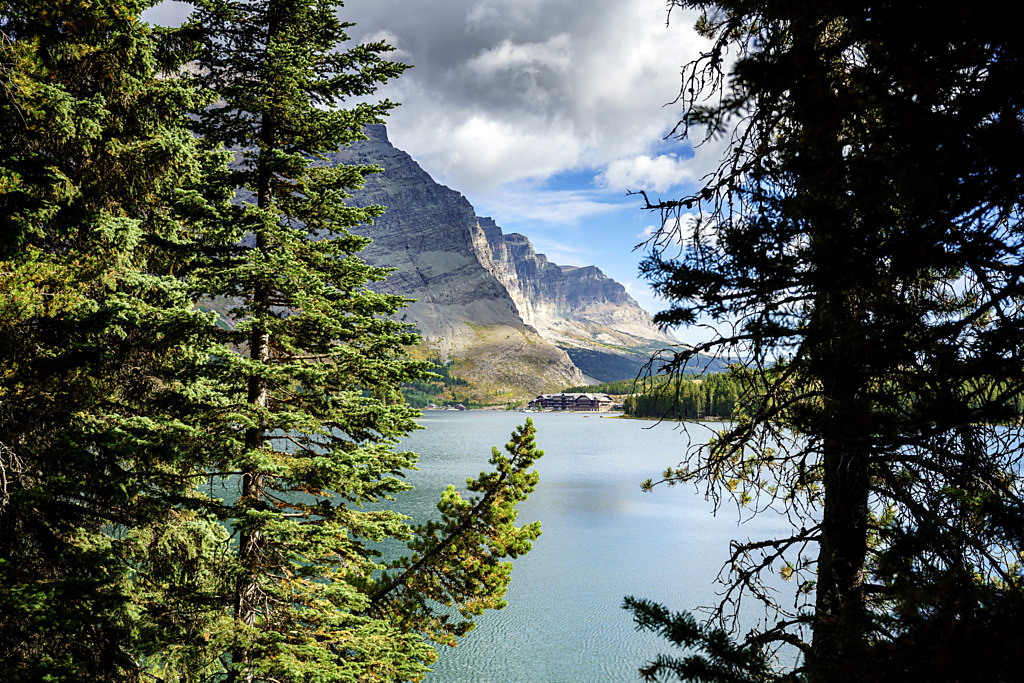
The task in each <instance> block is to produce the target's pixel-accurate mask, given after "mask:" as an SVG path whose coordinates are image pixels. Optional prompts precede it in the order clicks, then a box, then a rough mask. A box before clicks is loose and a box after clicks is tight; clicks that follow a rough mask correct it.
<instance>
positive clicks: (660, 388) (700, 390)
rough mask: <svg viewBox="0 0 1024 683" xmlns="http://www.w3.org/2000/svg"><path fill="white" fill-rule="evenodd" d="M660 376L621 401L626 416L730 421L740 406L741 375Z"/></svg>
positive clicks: (741, 391)
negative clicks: (655, 381) (654, 381)
mask: <svg viewBox="0 0 1024 683" xmlns="http://www.w3.org/2000/svg"><path fill="white" fill-rule="evenodd" d="M663 377H664V380H663V381H660V382H658V383H656V384H653V383H652V384H651V385H650V386H646V387H644V389H645V391H643V392H642V393H638V394H634V395H631V396H627V397H626V398H625V399H624V400H623V404H622V407H623V410H624V411H625V413H626V415H631V416H634V417H653V418H657V419H661V420H703V419H706V418H720V419H725V420H731V419H732V418H733V416H734V414H735V413H736V412H737V411H738V410H740V409H741V406H740V404H739V400H740V397H741V395H742V394H743V388H742V386H741V382H742V381H743V380H742V379H741V376H740V375H731V374H724V373H722V374H716V375H704V376H701V377H692V378H691V376H688V375H687V376H683V377H679V376H676V377H670V376H668V375H664V376H663ZM659 379H661V378H659Z"/></svg>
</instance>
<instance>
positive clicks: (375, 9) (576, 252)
mask: <svg viewBox="0 0 1024 683" xmlns="http://www.w3.org/2000/svg"><path fill="white" fill-rule="evenodd" d="M188 11H189V6H188V5H187V4H184V3H179V2H170V1H168V2H164V3H162V4H161V5H158V6H157V7H155V8H154V9H152V10H150V11H149V12H148V13H147V14H146V15H145V17H146V18H147V19H148V20H149V21H151V22H153V23H162V24H168V25H173V24H175V23H178V22H180V21H181V19H182V18H183V17H184V16H186V15H187V13H188ZM340 11H341V14H342V17H343V18H344V19H345V20H346V21H352V22H355V23H356V26H355V27H354V28H352V29H351V30H350V36H351V38H352V39H354V40H357V41H359V40H365V39H380V38H384V39H386V40H388V42H389V43H391V44H392V45H394V46H395V47H396V48H397V52H396V53H395V56H396V57H397V58H398V59H400V60H401V61H404V62H406V63H408V64H411V65H412V66H413V68H412V69H409V70H408V71H406V73H405V74H404V75H403V76H402V77H401V78H399V79H397V80H396V81H394V82H393V83H390V84H388V85H386V86H385V87H383V88H382V89H381V90H380V91H379V93H378V94H379V95H380V96H382V97H387V98H389V99H391V100H393V101H397V102H400V103H401V106H400V107H399V108H398V109H397V110H395V112H393V113H392V115H391V116H390V118H389V121H388V135H389V137H390V139H391V142H392V144H394V145H395V146H396V147H398V148H400V149H403V150H405V151H406V152H408V153H409V154H410V155H412V157H413V158H414V159H416V160H417V161H418V162H419V163H420V165H421V166H423V168H424V169H425V170H426V171H427V172H428V173H430V174H431V176H433V177H434V178H435V179H436V180H437V181H438V182H440V183H442V184H445V185H448V186H449V187H451V188H453V189H455V190H457V191H459V192H461V193H462V194H464V195H466V197H467V198H468V199H469V201H470V202H471V203H472V204H473V206H474V207H475V208H476V211H477V214H478V215H481V216H490V217H492V218H494V220H495V222H497V224H498V225H499V226H501V228H502V229H503V230H504V231H505V232H506V233H508V232H519V233H522V234H524V235H526V236H527V237H528V238H529V239H530V241H531V242H532V243H533V244H534V247H535V248H536V249H537V251H539V252H541V253H544V254H546V255H547V257H548V259H549V260H551V261H553V262H554V263H558V264H560V265H575V266H583V265H595V266H597V267H599V268H600V269H601V270H602V271H604V272H605V273H606V274H607V275H609V276H610V277H612V278H614V279H615V280H618V281H619V282H621V283H622V284H623V285H625V286H626V288H627V290H628V291H629V292H630V294H632V295H633V297H634V298H635V299H636V300H637V301H638V302H639V303H640V305H641V306H642V307H644V308H645V309H646V310H648V311H650V312H651V313H654V312H656V311H657V310H660V308H663V307H664V305H663V303H662V302H659V301H657V300H656V299H655V297H654V294H653V292H652V291H651V289H650V287H649V286H648V285H647V283H646V282H644V281H643V280H641V279H640V278H639V275H638V266H639V263H640V261H641V260H642V258H643V253H642V250H640V251H634V247H635V246H636V245H637V244H639V243H640V242H641V241H642V240H643V235H644V233H645V231H646V232H649V231H650V230H651V229H653V228H654V227H655V226H656V225H657V223H658V216H657V215H655V214H651V213H647V212H644V211H643V210H642V208H641V207H642V201H641V199H640V198H639V197H637V196H628V195H627V191H628V190H646V191H647V192H648V194H649V196H650V197H651V198H652V199H656V198H663V199H669V198H674V197H678V196H679V195H681V194H683V193H685V192H686V191H687V190H688V189H692V184H693V183H694V182H695V181H697V180H698V179H699V178H700V177H701V176H702V175H704V174H705V173H707V172H708V171H710V170H712V169H713V168H714V167H715V166H717V160H718V158H719V155H720V153H721V143H713V144H708V145H703V146H698V148H697V149H696V153H695V151H694V149H693V148H692V147H691V146H690V144H689V143H688V142H685V141H678V140H665V139H664V138H665V136H666V135H668V134H669V132H670V131H671V130H672V128H673V126H674V125H675V123H676V121H677V120H678V118H679V114H680V108H679V106H678V105H675V104H671V102H672V101H673V100H674V99H675V97H676V95H677V94H678V92H679V86H680V71H681V67H682V65H684V64H686V63H687V62H688V61H690V60H691V59H693V58H694V57H696V56H697V55H698V54H699V51H700V50H701V48H703V47H704V43H703V41H702V40H701V39H700V38H698V37H697V36H696V35H695V34H694V32H693V30H692V27H693V23H694V18H695V17H694V16H692V15H687V14H684V13H681V12H679V11H678V10H677V11H676V12H674V13H673V15H672V20H671V22H668V23H667V22H666V19H667V14H666V2H665V0H514V1H512V0H349V2H347V3H346V4H345V7H344V8H343V9H341V10H340ZM676 335H677V336H678V337H679V338H680V339H682V340H683V341H694V340H697V339H702V338H704V337H705V336H706V335H704V334H702V333H700V332H698V331H697V330H693V331H688V330H676Z"/></svg>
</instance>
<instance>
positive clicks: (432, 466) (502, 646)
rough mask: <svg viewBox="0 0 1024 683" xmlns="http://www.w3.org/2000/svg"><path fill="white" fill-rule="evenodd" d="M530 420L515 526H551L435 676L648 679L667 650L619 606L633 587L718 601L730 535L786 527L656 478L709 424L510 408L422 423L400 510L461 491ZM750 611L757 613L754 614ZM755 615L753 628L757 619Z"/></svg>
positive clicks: (444, 415) (555, 681) (477, 680)
mask: <svg viewBox="0 0 1024 683" xmlns="http://www.w3.org/2000/svg"><path fill="white" fill-rule="evenodd" d="M527 417H532V418H533V421H534V424H535V425H536V427H537V444H538V446H539V447H540V448H541V449H543V450H544V452H545V455H544V457H543V458H541V459H540V461H538V463H537V470H538V471H539V472H540V483H539V484H538V487H537V490H536V491H535V492H534V493H533V495H532V496H531V497H530V500H528V501H527V502H526V503H524V504H522V505H521V506H520V513H519V521H520V522H530V521H533V520H540V521H541V525H542V528H543V535H542V536H541V537H540V539H538V540H537V542H536V543H535V544H534V548H533V550H532V551H531V552H530V554H529V555H527V556H525V557H522V558H519V559H517V560H516V561H515V563H514V567H515V568H514V571H513V579H512V585H511V588H510V589H509V593H508V596H507V600H508V603H509V605H508V607H506V608H505V609H504V610H500V611H495V612H489V613H487V614H485V615H484V616H483V617H481V618H479V620H478V626H477V628H476V630H474V631H472V632H471V633H470V634H469V635H468V636H467V637H466V638H465V639H464V640H463V641H462V642H461V643H460V644H459V646H458V647H455V648H451V649H449V648H444V650H443V651H442V652H440V659H439V660H438V661H437V662H436V663H435V665H434V666H433V670H434V673H432V674H430V675H429V676H428V677H427V679H426V681H427V683H471V682H472V683H518V682H522V683H527V682H528V683H577V682H584V681H586V682H589V681H601V682H609V683H617V682H620V681H621V682H623V683H625V682H630V683H633V682H635V681H638V680H639V676H638V674H637V669H638V668H639V667H640V666H641V665H642V664H643V663H644V662H645V661H648V660H650V659H652V658H653V657H654V656H655V655H657V654H658V653H659V652H666V651H668V649H669V648H668V646H667V644H666V643H665V642H664V641H662V640H660V639H659V638H657V637H655V636H652V635H649V634H640V633H637V632H636V631H635V630H634V627H633V622H632V619H631V616H630V614H629V613H628V612H626V611H625V610H623V609H622V608H621V605H622V599H623V597H624V596H626V595H633V596H636V597H645V598H650V599H653V600H656V601H659V602H662V603H663V604H665V605H667V606H668V607H670V608H671V609H674V610H684V609H685V610H693V609H695V608H697V607H699V606H701V605H710V604H717V596H716V589H717V588H718V586H716V584H715V577H716V576H717V574H718V572H719V570H720V569H721V567H722V564H723V563H724V562H725V560H726V558H727V556H728V552H729V541H730V540H731V539H734V538H742V539H745V538H747V537H753V538H764V537H767V536H771V535H775V534H777V533H780V532H781V531H783V530H785V529H786V524H785V521H784V520H783V519H781V518H779V517H777V516H774V515H760V516H758V517H757V518H755V519H754V520H751V521H749V522H747V523H745V524H742V525H739V526H738V525H737V519H738V517H737V513H736V510H735V508H726V509H723V510H722V511H720V512H719V514H718V515H717V516H714V515H713V514H712V506H711V504H710V503H709V502H707V501H706V500H704V497H703V495H701V494H700V493H698V492H696V491H694V490H693V488H692V487H675V488H668V487H659V488H656V489H655V490H654V492H652V493H643V492H641V490H640V482H642V481H643V480H645V479H647V478H648V477H654V478H655V479H657V477H658V474H659V472H661V471H663V470H664V469H665V467H666V466H669V465H676V464H677V463H678V462H679V461H680V459H681V458H682V454H683V452H684V450H685V447H686V444H687V443H688V440H689V439H690V438H692V439H694V440H695V442H700V441H702V440H706V438H707V436H708V434H709V432H708V431H707V429H706V428H705V427H703V426H701V425H690V426H689V427H688V433H687V432H684V431H682V430H681V429H680V427H679V426H678V425H672V424H662V425H657V426H652V425H654V423H652V422H646V421H639V420H621V419H611V418H603V417H599V416H597V415H583V414H578V413H577V414H554V413H538V414H532V415H526V414H523V413H511V412H485V411H471V412H441V411H434V412H427V413H425V414H424V417H423V418H422V420H420V423H421V424H422V425H423V427H424V428H425V429H423V430H421V431H419V432H416V433H415V434H414V435H412V436H411V437H409V438H408V439H407V440H406V441H405V442H404V444H403V445H404V446H406V447H408V448H409V449H411V450H415V451H417V452H418V453H420V470H419V471H418V472H413V473H411V474H410V476H409V481H410V482H411V483H413V484H414V485H416V487H417V490H416V491H415V492H414V493H413V495H411V496H409V497H407V496H405V495H403V496H402V500H401V502H400V504H399V506H398V507H399V509H402V510H403V511H406V512H408V513H409V514H412V515H414V516H415V517H417V518H418V519H422V515H424V514H430V512H431V508H432V505H433V503H434V502H436V500H437V496H438V495H439V494H440V491H441V490H443V489H444V487H445V486H446V485H447V484H449V483H453V484H455V485H456V486H457V487H458V486H461V485H463V484H464V483H465V480H466V477H468V476H474V475H476V474H478V473H479V472H480V471H481V470H482V469H485V468H486V466H487V459H488V457H489V456H490V451H491V447H492V446H503V445H504V444H505V443H506V442H507V441H508V440H509V435H510V434H511V433H512V430H513V429H514V428H515V427H516V425H518V424H521V423H523V422H524V421H525V419H526V418H527ZM752 614H756V612H755V613H752ZM755 622H756V618H754V617H753V616H752V617H751V621H750V622H749V623H744V624H743V626H744V630H746V628H749V627H750V626H754V625H755Z"/></svg>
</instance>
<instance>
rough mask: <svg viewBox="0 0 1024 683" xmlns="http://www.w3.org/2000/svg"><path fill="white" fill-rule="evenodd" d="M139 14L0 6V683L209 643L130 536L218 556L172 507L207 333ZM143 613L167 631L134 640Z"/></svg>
mask: <svg viewBox="0 0 1024 683" xmlns="http://www.w3.org/2000/svg"><path fill="white" fill-rule="evenodd" d="M145 6H146V5H145V3H137V2H130V1H129V2H115V3H85V4H83V3H79V2H63V1H58V2H55V3H53V2H51V3H34V2H28V3H26V2H18V3H10V2H4V3H0V78H2V81H3V89H2V95H0V482H2V490H0V582H2V583H3V585H4V590H3V591H0V651H2V652H3V655H2V657H3V669H4V676H5V678H6V679H7V680H12V681H14V680H24V681H38V680H92V681H108V680H109V681H130V680H135V679H137V678H138V677H139V675H140V669H141V668H142V665H140V659H141V654H140V653H145V652H152V651H154V650H155V649H157V648H158V647H167V648H172V649H173V648H176V647H181V646H183V644H186V643H189V642H191V641H193V640H194V639H196V638H197V637H198V636H199V634H200V633H201V632H202V629H203V628H204V627H205V624H204V623H203V621H202V620H201V619H198V618H192V617H191V616H190V617H189V618H187V619H186V618H181V617H182V615H185V614H191V609H190V608H189V605H193V604H194V602H193V600H194V599H196V598H197V596H196V595H195V594H194V593H193V592H192V590H191V586H190V584H189V583H188V582H189V581H190V580H191V579H192V578H194V577H195V574H192V573H190V570H188V569H186V568H185V567H184V566H182V565H181V564H179V563H177V562H176V563H175V566H174V567H173V568H172V567H167V566H165V565H162V564H159V563H158V562H156V560H155V558H156V554H151V553H150V550H151V548H150V547H149V542H150V541H149V538H152V537H149V538H147V533H149V534H157V533H163V534H165V536H164V537H165V538H168V537H170V536H174V535H175V534H185V533H186V532H185V531H184V530H185V529H186V528H188V529H189V531H188V532H187V533H188V534H190V535H192V536H193V538H194V539H195V540H196V542H197V543H199V542H202V543H214V542H215V541H216V540H217V539H221V540H222V534H220V533H219V530H220V527H219V526H218V525H217V524H216V523H215V521H213V520H210V519H208V518H207V517H206V516H204V515H203V514H200V513H195V512H193V511H191V510H190V506H191V505H192V504H193V502H194V500H195V494H194V493H193V491H192V484H193V483H194V482H193V480H192V478H191V477H190V476H189V473H190V472H193V471H194V468H193V464H194V456H195V453H194V449H193V443H194V441H195V440H197V439H198V438H200V434H199V433H198V432H196V431H195V430H194V429H193V428H191V427H189V426H187V425H185V424H184V423H182V422H181V421H180V418H181V416H182V406H183V405H185V404H188V403H191V402H192V401H194V400H197V399H201V394H202V391H201V390H197V389H196V388H194V387H189V386H187V380H185V379H184V378H187V377H189V376H190V375H192V374H194V373H195V372H196V371H197V368H198V367H199V366H201V365H202V364H203V363H205V361H206V359H207V357H208V355H207V353H206V350H205V349H204V347H203V345H202V343H201V340H200V337H201V335H202V330H203V329H204V328H205V327H206V326H208V325H209V320H208V318H207V317H206V316H204V315H202V314H200V313H198V312H196V311H194V310H193V307H192V306H193V300H192V298H191V296H190V293H189V291H188V290H187V288H186V287H184V286H183V285H182V283H181V282H180V280H178V279H177V278H176V277H174V276H173V274H172V269H173V268H174V267H175V265H176V264H177V265H180V264H178V260H177V256H176V249H175V243H176V242H179V241H180V237H181V235H182V233H183V232H184V230H185V229H186V226H185V224H183V223H181V222H179V221H178V220H177V219H175V218H174V215H175V211H174V209H173V207H174V205H175V203H176V200H175V197H174V196H173V192H174V189H175V188H176V187H177V185H178V183H181V182H190V181H195V180H196V179H197V177H198V173H199V169H200V166H201V157H200V155H199V153H198V152H197V150H196V149H195V145H194V142H193V138H192V136H191V134H190V133H189V131H188V130H187V129H186V128H185V125H184V124H185V121H186V119H185V112H186V111H188V110H189V109H195V108H198V107H200V106H203V104H204V100H203V99H202V98H201V97H200V96H198V95H197V93H196V91H195V90H193V89H191V88H189V87H187V86H186V85H185V84H183V83H181V82H178V81H176V80H174V79H168V78H164V77H162V75H161V74H160V73H158V67H157V59H156V56H155V55H156V51H157V50H156V45H155V42H154V36H153V35H152V34H151V33H150V31H149V29H148V27H146V25H145V24H143V23H141V22H140V21H139V20H138V16H139V13H140V12H141V11H142V10H143V9H144V7H145ZM175 58H177V59H179V60H180V59H181V57H180V55H178V56H175V55H171V54H169V55H167V59H168V60H169V61H174V59H175ZM142 529H146V530H148V531H147V533H142V532H140V531H137V530H142ZM158 530H162V531H158ZM143 567H146V568H147V569H146V570H143V569H142V568H143ZM196 571H199V570H198V569H197V570H196ZM178 577H180V578H181V582H180V583H177V582H176V581H177V578H178ZM156 606H160V607H156ZM151 608H154V609H158V610H163V613H164V615H165V616H167V617H168V620H164V619H162V618H158V619H154V620H153V621H152V623H151V624H150V625H149V626H148V627H147V628H145V629H141V628H139V627H138V619H139V617H140V615H141V614H148V613H149V612H148V611H149V610H150V609H151ZM179 608H180V611H179V612H178V614H177V617H172V613H173V612H174V611H175V610H176V609H179ZM174 619H177V621H176V623H175V624H173V627H172V625H171V624H170V621H173V620H174Z"/></svg>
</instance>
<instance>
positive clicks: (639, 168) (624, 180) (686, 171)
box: [596, 154, 697, 192]
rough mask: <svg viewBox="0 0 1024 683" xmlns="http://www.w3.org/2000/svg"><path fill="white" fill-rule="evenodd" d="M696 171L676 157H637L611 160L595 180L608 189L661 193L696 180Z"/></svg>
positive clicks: (686, 161)
mask: <svg viewBox="0 0 1024 683" xmlns="http://www.w3.org/2000/svg"><path fill="white" fill-rule="evenodd" d="M696 170H697V169H694V167H693V164H691V163H689V160H688V159H680V158H679V157H678V156H675V155H669V154H662V155H659V156H656V157H651V156H648V155H647V154H640V155H638V156H634V157H632V158H629V159H616V160H615V161H612V162H611V163H610V164H608V167H607V168H606V169H605V170H604V172H602V173H600V174H599V175H598V176H597V178H596V181H597V182H598V183H599V184H600V185H602V186H604V187H607V188H608V189H610V190H633V191H640V190H647V191H650V190H654V191H655V192H664V191H666V190H668V189H669V188H670V187H675V186H679V185H682V184H683V183H686V182H692V181H695V180H697V177H696V175H695V173H696Z"/></svg>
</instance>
